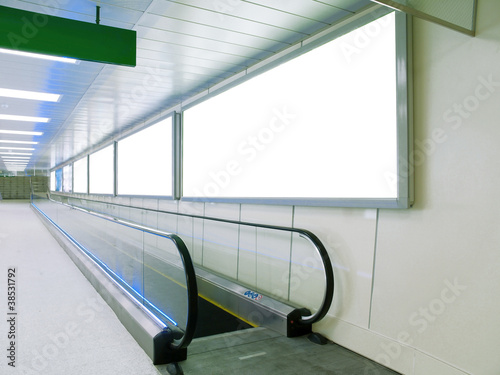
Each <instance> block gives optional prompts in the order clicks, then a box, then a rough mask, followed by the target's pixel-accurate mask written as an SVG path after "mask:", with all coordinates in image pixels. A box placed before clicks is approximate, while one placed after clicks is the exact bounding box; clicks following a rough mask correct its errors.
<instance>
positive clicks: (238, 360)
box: [159, 328, 398, 375]
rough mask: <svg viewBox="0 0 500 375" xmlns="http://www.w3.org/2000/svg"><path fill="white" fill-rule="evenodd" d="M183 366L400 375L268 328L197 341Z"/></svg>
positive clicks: (221, 371)
mask: <svg viewBox="0 0 500 375" xmlns="http://www.w3.org/2000/svg"><path fill="white" fill-rule="evenodd" d="M180 365H181V367H182V369H183V371H184V373H185V374H186V375H189V374H193V375H194V374H204V375H205V374H217V375H225V374H227V375H229V374H231V375H233V374H236V373H237V374H238V375H247V374H248V375H254V374H287V375H288V374H291V375H293V374H301V375H302V374H315V375H321V374H325V375H326V374H328V375H332V374H334V375H335V374H337V375H359V374H378V375H396V374H398V373H397V372H394V371H392V370H389V369H387V368H385V367H384V366H382V365H379V364H377V363H375V362H373V361H371V360H369V359H367V358H365V357H363V356H361V355H359V354H356V353H354V352H352V351H350V350H348V349H345V348H343V347H342V346H339V345H337V344H334V343H331V342H330V343H328V344H326V345H317V344H313V343H312V342H310V341H309V340H308V339H307V336H302V337H295V338H286V337H283V336H281V335H278V334H275V333H274V332H272V331H271V330H269V329H265V328H254V329H249V330H245V331H240V332H234V333H231V334H225V335H217V336H211V337H206V338H203V339H195V340H193V342H192V344H191V346H190V348H189V355H188V358H187V360H186V361H184V362H181V363H180ZM159 369H160V370H161V369H162V367H161V366H160V367H159Z"/></svg>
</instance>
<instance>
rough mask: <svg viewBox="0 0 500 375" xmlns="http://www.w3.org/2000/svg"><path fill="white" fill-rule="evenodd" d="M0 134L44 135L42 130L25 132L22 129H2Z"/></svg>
mask: <svg viewBox="0 0 500 375" xmlns="http://www.w3.org/2000/svg"><path fill="white" fill-rule="evenodd" d="M0 134H16V135H43V133H42V132H25V131H22V130H0Z"/></svg>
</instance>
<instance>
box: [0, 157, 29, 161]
mask: <svg viewBox="0 0 500 375" xmlns="http://www.w3.org/2000/svg"><path fill="white" fill-rule="evenodd" d="M30 159H31V158H30V157H29V156H2V160H3V161H28V160H30Z"/></svg>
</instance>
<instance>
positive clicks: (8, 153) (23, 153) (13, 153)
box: [0, 152, 33, 156]
mask: <svg viewBox="0 0 500 375" xmlns="http://www.w3.org/2000/svg"><path fill="white" fill-rule="evenodd" d="M0 155H23V156H31V155H33V153H32V152H30V153H27V152H0Z"/></svg>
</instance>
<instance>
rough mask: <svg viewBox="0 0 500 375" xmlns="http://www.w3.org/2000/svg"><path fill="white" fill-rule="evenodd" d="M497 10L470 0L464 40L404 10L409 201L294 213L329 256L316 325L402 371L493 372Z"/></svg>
mask: <svg viewBox="0 0 500 375" xmlns="http://www.w3.org/2000/svg"><path fill="white" fill-rule="evenodd" d="M499 15H500V2H499V1H498V0H480V1H479V6H478V17H477V24H478V27H477V36H476V37H475V38H471V37H468V36H465V35H462V34H460V33H457V32H454V31H452V30H449V29H446V28H444V27H441V26H437V25H434V24H431V23H429V22H426V21H422V20H415V25H414V73H415V77H414V82H415V91H414V93H415V107H414V109H415V140H416V147H417V150H419V151H417V153H416V171H415V181H416V204H415V206H414V207H413V208H412V209H410V210H405V211H395V210H380V211H379V212H378V220H371V218H370V217H371V214H367V213H366V212H365V213H363V212H361V211H360V210H335V209H324V210H318V209H303V210H302V211H304V212H303V213H301V215H302V214H303V215H304V216H308V217H309V218H308V217H304V219H303V220H302V221H303V223H304V224H305V226H306V227H309V228H310V229H313V230H316V231H319V232H321V234H322V239H325V240H326V241H327V243H328V244H329V245H330V246H331V247H332V248H331V251H332V253H333V254H332V255H333V258H334V259H335V262H338V263H339V264H340V266H339V267H338V268H337V270H336V272H337V281H338V283H337V285H338V289H337V290H339V292H338V293H337V296H336V300H335V307H334V309H333V311H332V315H334V316H332V317H331V318H330V321H329V322H325V323H323V324H321V327H320V329H321V330H322V331H323V332H324V333H325V334H327V335H328V336H329V337H331V338H332V339H334V340H335V341H337V342H338V343H341V344H344V345H346V346H348V347H349V348H351V349H353V350H355V351H358V352H360V353H362V354H365V355H367V356H369V357H371V358H373V359H375V360H377V361H379V362H381V363H384V364H386V365H388V366H389V367H391V368H394V369H396V370H398V371H400V372H403V373H404V374H418V375H428V374H436V375H443V374H450V375H456V374H463V373H467V374H478V375H479V374H481V375H486V374H492V375H493V374H499V373H500V357H499V356H498V349H499V347H500V319H499V312H500V301H499V298H498V297H499V296H500V272H498V270H499V268H500V230H499V228H500V213H499V212H500V198H499V197H498V192H499V191H500V18H499ZM306 211H307V213H306ZM313 217H316V218H317V221H318V223H320V224H318V225H316V224H315V223H312V228H311V225H307V223H308V222H310V219H312V218H313ZM321 217H323V218H321ZM327 221H328V222H329V223H326V222H327ZM295 222H296V224H297V225H298V220H297V219H296V220H295ZM330 225H331V227H330V228H328V227H329V226H330ZM356 227H357V229H355V228H356ZM374 228H375V232H374ZM373 260H374V267H373V270H374V272H373V275H372V278H371V279H369V278H364V277H365V274H366V273H371V262H372V261H373ZM355 273H356V275H355ZM371 286H373V295H372V300H371V309H370V293H371ZM368 373H369V372H368Z"/></svg>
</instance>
